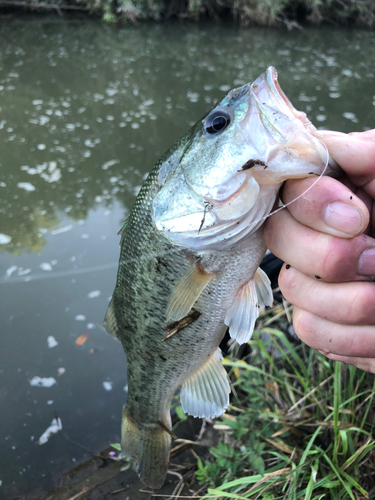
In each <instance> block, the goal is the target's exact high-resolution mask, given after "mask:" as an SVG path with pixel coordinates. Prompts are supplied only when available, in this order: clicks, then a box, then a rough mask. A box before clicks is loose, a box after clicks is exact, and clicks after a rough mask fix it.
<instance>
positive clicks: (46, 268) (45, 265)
mask: <svg viewBox="0 0 375 500" xmlns="http://www.w3.org/2000/svg"><path fill="white" fill-rule="evenodd" d="M39 267H40V269H43V271H52V266H51V264H50V263H49V262H43V263H42V264H40V266H39Z"/></svg>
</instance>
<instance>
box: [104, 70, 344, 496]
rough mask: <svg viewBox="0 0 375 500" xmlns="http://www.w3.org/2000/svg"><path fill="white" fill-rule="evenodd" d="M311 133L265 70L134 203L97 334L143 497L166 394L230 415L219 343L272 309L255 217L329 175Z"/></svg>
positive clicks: (203, 124) (179, 146) (204, 123)
mask: <svg viewBox="0 0 375 500" xmlns="http://www.w3.org/2000/svg"><path fill="white" fill-rule="evenodd" d="M280 124H281V125H280ZM280 127H281V128H280ZM314 130H315V129H314V127H313V126H312V125H311V124H310V122H309V121H308V120H307V118H306V115H305V114H304V113H300V112H298V111H297V110H295V109H294V108H293V106H292V105H291V103H290V102H289V101H288V99H287V98H286V96H285V95H284V94H283V92H282V91H281V89H280V87H279V85H278V82H277V74H276V71H275V70H274V68H269V69H268V70H267V71H266V72H265V73H264V74H263V75H261V76H260V77H259V78H258V79H257V80H256V81H255V82H254V83H253V84H247V85H244V86H243V87H241V88H240V89H235V90H233V91H231V92H230V93H229V94H228V95H227V96H226V97H225V98H224V99H223V100H222V101H221V102H220V103H219V104H218V106H216V107H215V108H214V109H213V110H212V111H211V112H210V113H208V114H207V115H206V116H205V117H204V118H203V120H201V121H199V122H198V123H197V124H196V125H195V126H194V127H192V129H191V130H190V131H189V132H188V133H187V134H186V135H185V136H184V137H183V138H182V139H181V140H180V141H178V142H177V143H176V144H175V145H174V146H173V147H172V148H171V149H170V150H169V151H168V152H167V153H166V154H165V155H164V156H163V157H162V158H161V159H160V161H159V162H158V163H157V164H156V165H155V167H154V168H153V170H152V171H151V173H150V175H149V176H148V178H147V179H146V181H145V183H144V184H143V186H142V188H141V190H140V192H139V194H138V196H137V199H136V202H135V205H134V207H133V209H132V211H131V214H130V217H129V219H128V221H127V223H126V224H125V226H124V228H123V229H122V231H121V253H120V262H119V268H118V274H117V281H116V287H115V290H114V293H113V297H112V300H111V303H110V305H109V308H108V311H107V314H106V318H105V325H106V328H107V330H108V331H109V332H110V333H112V334H113V335H115V336H116V337H117V338H118V339H119V340H120V341H121V342H122V344H123V347H124V349H125V351H126V355H127V374H128V396H127V401H126V405H125V406H124V409H123V418H122V450H123V452H124V453H125V454H127V455H128V456H131V457H133V458H135V459H136V461H137V472H138V474H139V476H140V478H141V480H142V481H143V482H144V483H145V484H146V485H147V486H148V487H151V488H159V487H161V486H162V484H163V482H164V480H165V476H166V473H167V468H168V462H169V450H170V444H171V419H170V404H171V400H172V398H173V396H174V394H175V393H176V390H177V389H178V388H179V387H180V386H181V392H180V399H181V406H182V408H183V410H184V411H185V412H187V413H189V414H191V415H193V416H196V417H211V418H213V417H217V416H219V415H220V414H222V413H223V412H224V411H225V410H226V408H227V407H228V405H229V392H230V387H229V382H228V379H227V376H226V373H225V370H224V368H223V366H222V365H221V362H220V360H221V352H220V349H219V347H218V346H219V344H220V341H221V340H222V338H223V336H224V333H225V331H226V329H227V327H229V333H230V335H231V337H232V338H234V339H235V340H237V341H238V342H239V343H245V342H248V341H249V339H250V337H251V334H252V331H253V329H254V324H255V320H256V318H257V316H258V314H259V307H264V306H268V305H271V304H272V291H271V289H270V283H269V280H268V278H267V277H266V275H265V274H264V273H263V271H261V270H260V269H258V266H259V264H260V262H261V260H262V257H263V255H264V253H265V250H266V248H265V245H264V243H263V239H262V227H261V226H262V224H263V222H264V220H265V217H267V215H268V214H269V213H270V211H271V210H272V207H273V205H274V202H275V200H276V197H277V193H278V190H279V188H280V186H281V185H282V183H283V181H284V180H286V179H288V178H303V177H308V176H309V175H316V174H321V173H322V172H324V171H326V170H327V173H328V171H329V172H332V171H333V170H334V169H335V167H336V166H335V164H334V162H333V161H332V160H331V159H330V158H329V156H328V153H327V152H326V150H325V148H324V146H322V144H321V143H320V142H319V141H318V140H317V139H315V138H314V137H313V135H312V132H313V131H314ZM327 167H328V169H327ZM169 331H172V332H173V333H172V334H168V332H169Z"/></svg>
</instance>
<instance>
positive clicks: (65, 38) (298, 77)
mask: <svg viewBox="0 0 375 500" xmlns="http://www.w3.org/2000/svg"><path fill="white" fill-rule="evenodd" d="M269 65H274V66H275V67H276V68H277V69H278V71H279V81H280V84H281V86H282V88H283V90H284V91H285V93H286V94H287V95H288V97H289V98H290V99H291V101H292V102H293V103H294V105H295V106H296V107H297V108H298V109H301V110H303V111H306V112H307V114H308V116H309V117H310V119H311V121H312V122H313V123H315V124H316V125H317V126H319V127H322V128H331V129H336V130H341V131H344V132H349V131H352V130H364V129H367V128H372V127H374V126H375V34H374V33H373V32H370V31H357V30H355V31H354V30H353V31H350V30H344V29H334V28H332V27H329V28H319V29H312V28H309V29H304V30H301V31H299V30H298V31H292V32H290V31H286V30H271V29H270V30H267V29H261V28H251V29H248V30H245V29H240V28H238V27H236V26H235V25H231V24H230V25H225V24H221V25H217V24H214V23H208V24H198V25H194V24H180V23H170V24H162V25H152V24H146V25H139V26H136V27H117V26H106V25H104V24H102V23H100V22H96V21H92V20H88V19H86V18H83V19H77V18H66V19H62V20H60V19H59V18H57V17H54V16H52V17H49V16H47V17H22V18H10V19H2V20H1V25H0V483H1V485H0V498H4V499H10V498H14V497H16V496H17V495H27V494H28V495H29V496H31V493H35V494H38V493H42V492H43V491H46V490H48V489H49V488H51V487H52V486H54V485H56V484H59V483H60V478H61V474H62V473H63V472H64V471H66V470H68V469H70V468H71V467H73V466H74V465H76V464H77V463H78V462H79V461H82V460H85V459H88V458H90V457H91V454H90V451H89V450H92V451H100V450H101V449H103V448H105V447H106V446H107V445H108V444H109V443H111V442H118V441H119V439H120V434H119V433H120V417H121V408H122V405H123V404H124V402H125V399H126V390H127V386H126V360H125V355H124V353H123V350H122V347H121V345H120V343H119V342H118V341H117V340H116V339H114V338H112V337H111V336H110V335H108V334H107V333H106V332H105V331H104V329H103V327H102V322H103V317H104V314H105V311H106V307H107V304H108V300H109V298H110V296H111V293H112V290H113V286H114V282H115V274H116V267H117V259H118V253H119V247H118V242H119V237H118V236H117V232H118V230H119V228H120V227H121V223H122V221H123V220H124V219H125V218H126V217H127V214H128V212H129V210H130V208H131V206H132V204H133V202H134V200H135V196H136V193H137V192H138V190H139V187H140V185H141V184H142V182H143V179H144V178H145V175H146V174H147V172H148V171H149V170H150V169H151V167H152V166H153V164H154V163H155V161H156V160H157V159H158V157H159V156H161V154H162V153H163V152H164V151H165V150H166V149H167V148H168V147H169V146H170V145H171V144H172V143H173V142H174V141H175V140H176V139H178V138H179V137H180V136H181V135H182V134H183V133H185V132H186V131H187V130H188V128H189V126H190V125H192V124H193V123H195V122H196V121H197V120H198V119H200V117H201V116H203V115H204V114H205V113H206V112H207V111H208V110H209V109H210V108H211V107H212V106H213V105H214V103H215V102H216V101H217V100H218V99H220V98H221V96H222V95H223V94H224V93H225V92H226V91H228V90H230V89H231V88H232V87H235V86H239V85H242V84H244V83H246V82H248V81H250V80H253V79H254V78H256V77H257V76H258V75H259V74H260V73H261V72H262V71H263V70H264V69H265V68H266V67H267V66H269ZM83 334H88V336H87V340H86V341H85V342H84V343H83V344H82V345H77V344H76V339H77V338H78V337H80V336H81V335H83ZM49 337H53V339H52V340H51V338H49ZM56 343H57V344H56ZM34 377H41V378H48V379H50V378H52V379H54V380H55V382H53V385H51V386H50V387H39V386H37V385H33V384H34V383H35V380H36V379H35V378H34ZM55 414H57V415H58V416H59V417H60V418H61V421H62V425H63V431H62V432H60V433H59V434H56V435H53V436H52V437H51V438H50V440H49V441H48V442H47V443H46V444H44V445H38V444H36V442H37V440H38V439H39V437H40V436H41V435H42V433H43V432H44V431H45V430H46V429H47V427H48V426H49V425H50V423H51V421H52V419H53V418H54V416H55ZM28 498H29V497H28Z"/></svg>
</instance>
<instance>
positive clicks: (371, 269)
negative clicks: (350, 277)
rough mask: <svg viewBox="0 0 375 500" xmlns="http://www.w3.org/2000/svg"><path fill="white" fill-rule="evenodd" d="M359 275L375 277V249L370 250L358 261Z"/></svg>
mask: <svg viewBox="0 0 375 500" xmlns="http://www.w3.org/2000/svg"><path fill="white" fill-rule="evenodd" d="M358 274H362V275H363V276H375V248H368V249H367V250H365V251H364V252H363V254H362V255H361V256H360V258H359V261H358Z"/></svg>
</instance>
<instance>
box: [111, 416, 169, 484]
mask: <svg viewBox="0 0 375 500" xmlns="http://www.w3.org/2000/svg"><path fill="white" fill-rule="evenodd" d="M169 428H170V424H169V418H168V425H165V424H161V423H160V422H155V423H150V424H142V423H138V422H136V421H135V420H134V419H133V418H132V417H130V416H129V415H128V414H127V412H126V410H125V409H124V411H123V413H122V428H121V446H122V451H123V453H124V454H125V455H128V456H130V457H132V458H135V459H136V460H137V467H136V472H137V474H138V476H139V478H140V480H141V481H142V482H143V483H144V484H145V485H146V486H147V487H149V488H153V489H158V488H161V487H162V486H163V484H164V481H165V477H166V475H167V470H168V463H169V450H170V446H171V435H170V434H169V432H168V431H167V429H169Z"/></svg>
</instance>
